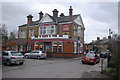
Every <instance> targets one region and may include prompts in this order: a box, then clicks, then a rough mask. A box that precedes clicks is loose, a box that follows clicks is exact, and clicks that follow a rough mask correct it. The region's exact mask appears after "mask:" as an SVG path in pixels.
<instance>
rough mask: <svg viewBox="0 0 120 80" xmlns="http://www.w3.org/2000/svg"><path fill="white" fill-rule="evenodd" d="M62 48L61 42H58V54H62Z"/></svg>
mask: <svg viewBox="0 0 120 80" xmlns="http://www.w3.org/2000/svg"><path fill="white" fill-rule="evenodd" d="M62 46H63V43H62V41H59V52H62Z"/></svg>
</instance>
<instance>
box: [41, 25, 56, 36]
mask: <svg viewBox="0 0 120 80" xmlns="http://www.w3.org/2000/svg"><path fill="white" fill-rule="evenodd" d="M52 26H54V28H51V27H52ZM41 27H42V29H40V28H41ZM44 27H46V29H44ZM44 30H45V31H46V33H45V34H44ZM51 30H54V32H53V33H51ZM41 32H42V33H41ZM46 34H56V26H55V25H50V26H40V27H39V35H46Z"/></svg>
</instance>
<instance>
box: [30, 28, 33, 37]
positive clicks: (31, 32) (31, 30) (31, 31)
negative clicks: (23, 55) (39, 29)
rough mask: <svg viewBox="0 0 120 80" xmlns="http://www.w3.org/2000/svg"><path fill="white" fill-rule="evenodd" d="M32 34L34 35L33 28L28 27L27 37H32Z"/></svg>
mask: <svg viewBox="0 0 120 80" xmlns="http://www.w3.org/2000/svg"><path fill="white" fill-rule="evenodd" d="M32 36H34V31H33V29H30V30H29V37H32Z"/></svg>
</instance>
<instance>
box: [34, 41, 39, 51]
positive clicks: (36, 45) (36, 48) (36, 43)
mask: <svg viewBox="0 0 120 80" xmlns="http://www.w3.org/2000/svg"><path fill="white" fill-rule="evenodd" d="M34 46H35V47H34V49H35V50H38V42H35V45H34Z"/></svg>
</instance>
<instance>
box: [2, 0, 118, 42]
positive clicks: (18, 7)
mask: <svg viewBox="0 0 120 80" xmlns="http://www.w3.org/2000/svg"><path fill="white" fill-rule="evenodd" d="M1 4H2V7H1ZM70 6H72V8H73V15H75V14H81V17H82V20H83V23H84V26H85V33H84V36H85V43H89V42H91V41H92V40H96V39H97V37H100V39H102V38H103V37H108V30H109V29H111V30H112V31H113V33H114V34H115V33H118V2H117V1H116V2H109V1H107V2H98V1H92V2H88V1H86V2H84V1H83V2H82V1H76V0H74V1H73V0H69V1H66V0H61V1H59V0H58V1H54V0H53V1H51V0H47V1H38V0H34V1H30V0H29V2H28V1H23V0H21V2H18V1H15V0H13V1H9V0H6V1H4V2H3V1H2V3H0V7H1V9H0V10H1V12H2V24H6V27H7V29H8V31H9V32H10V31H13V30H18V26H19V25H23V24H26V23H27V17H26V16H28V15H29V14H32V15H33V21H35V20H38V19H39V14H38V13H39V12H40V11H42V12H43V13H44V14H45V13H48V14H50V15H51V16H52V15H53V13H52V11H53V10H54V9H57V10H58V11H59V13H58V15H60V14H61V13H64V14H65V15H66V16H68V15H69V8H70Z"/></svg>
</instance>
